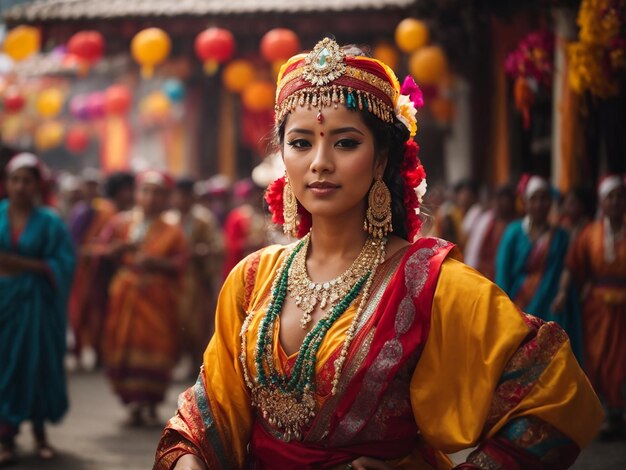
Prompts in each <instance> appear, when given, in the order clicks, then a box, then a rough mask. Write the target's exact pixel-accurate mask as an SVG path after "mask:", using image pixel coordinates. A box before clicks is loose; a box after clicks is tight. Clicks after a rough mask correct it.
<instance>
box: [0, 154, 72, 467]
mask: <svg viewBox="0 0 626 470" xmlns="http://www.w3.org/2000/svg"><path fill="white" fill-rule="evenodd" d="M6 173H7V181H6V188H7V193H8V199H5V200H3V201H2V202H0V358H2V359H0V361H1V363H2V366H1V367H0V444H1V447H0V464H6V463H8V462H10V461H12V460H14V459H15V436H16V435H17V432H18V430H19V426H20V424H21V423H22V422H24V421H32V423H33V433H34V435H35V440H36V442H37V452H38V454H39V456H40V457H41V458H51V457H53V456H54V452H53V450H52V448H51V447H50V445H49V444H48V441H47V438H46V432H45V428H44V423H45V422H46V421H51V422H57V421H59V420H60V419H61V418H62V417H63V415H64V414H65V412H66V411H67V406H68V400H67V389H66V383H65V371H64V369H63V359H64V355H65V332H66V316H67V312H66V308H67V299H68V295H69V290H70V286H71V284H72V275H73V272H74V262H75V258H74V249H73V246H72V238H71V236H70V234H69V232H68V231H67V230H66V228H65V224H64V223H63V221H62V220H61V218H60V217H59V216H58V215H57V214H55V213H54V212H53V211H52V210H50V209H49V208H46V207H44V206H43V205H41V204H40V202H41V201H42V199H44V197H43V193H44V192H45V185H46V168H45V167H44V166H43V164H42V163H41V161H40V160H39V159H38V158H37V157H36V156H35V155H32V154H30V153H21V154H19V155H17V156H15V157H14V158H13V159H12V160H11V161H10V162H9V164H8V166H7V168H6Z"/></svg>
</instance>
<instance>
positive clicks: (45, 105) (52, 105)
mask: <svg viewBox="0 0 626 470" xmlns="http://www.w3.org/2000/svg"><path fill="white" fill-rule="evenodd" d="M63 101H64V96H63V93H62V92H61V90H59V89H58V88H48V89H47V90H44V91H42V92H41V93H39V96H37V101H36V103H35V107H36V108H37V112H38V113H39V115H40V116H41V117H42V118H53V117H56V116H57V115H58V114H59V113H60V112H61V109H62V108H63Z"/></svg>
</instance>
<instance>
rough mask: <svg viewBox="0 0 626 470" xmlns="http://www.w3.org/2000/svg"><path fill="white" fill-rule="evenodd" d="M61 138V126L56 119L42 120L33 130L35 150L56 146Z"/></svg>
mask: <svg viewBox="0 0 626 470" xmlns="http://www.w3.org/2000/svg"><path fill="white" fill-rule="evenodd" d="M62 140H63V126H62V125H61V123H59V122H57V121H48V122H44V123H43V124H42V125H41V126H39V127H38V128H37V131H36V132H35V147H36V148H37V150H49V149H51V148H54V147H57V146H58V145H59V144H60V143H61V141H62Z"/></svg>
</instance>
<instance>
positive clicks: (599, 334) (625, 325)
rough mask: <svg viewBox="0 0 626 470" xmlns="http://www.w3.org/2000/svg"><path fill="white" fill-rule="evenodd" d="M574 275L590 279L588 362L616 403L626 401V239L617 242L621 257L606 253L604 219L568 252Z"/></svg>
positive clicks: (586, 309)
mask: <svg viewBox="0 0 626 470" xmlns="http://www.w3.org/2000/svg"><path fill="white" fill-rule="evenodd" d="M567 267H568V268H569V269H570V270H571V271H572V273H573V274H574V278H575V279H576V280H577V281H578V283H579V284H580V285H581V286H583V285H587V286H588V287H587V289H588V290H587V292H586V296H585V298H584V299H583V331H584V353H585V366H586V369H587V373H588V374H589V378H590V379H591V381H592V383H593V384H594V385H595V386H596V389H597V390H598V391H599V392H600V394H601V395H603V396H604V398H605V399H606V401H607V403H608V405H609V406H610V407H612V408H624V407H626V401H625V400H624V395H623V390H624V386H626V239H624V238H622V240H621V241H617V242H616V243H615V259H614V261H613V262H611V263H607V262H606V261H605V258H604V223H603V221H597V222H594V223H592V224H590V225H588V226H587V227H586V228H585V229H584V230H583V231H582V233H581V234H580V236H579V237H578V238H577V240H576V243H575V244H574V245H573V247H572V249H571V250H570V252H569V254H568V257H567Z"/></svg>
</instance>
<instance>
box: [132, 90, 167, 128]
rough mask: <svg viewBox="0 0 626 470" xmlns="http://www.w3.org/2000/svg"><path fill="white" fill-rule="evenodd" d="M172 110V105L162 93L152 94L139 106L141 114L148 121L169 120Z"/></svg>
mask: <svg viewBox="0 0 626 470" xmlns="http://www.w3.org/2000/svg"><path fill="white" fill-rule="evenodd" d="M171 110H172V103H171V102H170V100H169V99H168V98H167V96H165V94H164V93H163V92H161V91H155V92H153V93H150V94H149V95H148V96H146V97H145V98H144V99H143V100H142V102H141V103H140V104H139V113H140V114H141V116H142V117H143V118H144V119H146V120H147V121H162V120H164V119H167V118H168V117H169V115H170V112H171Z"/></svg>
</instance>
